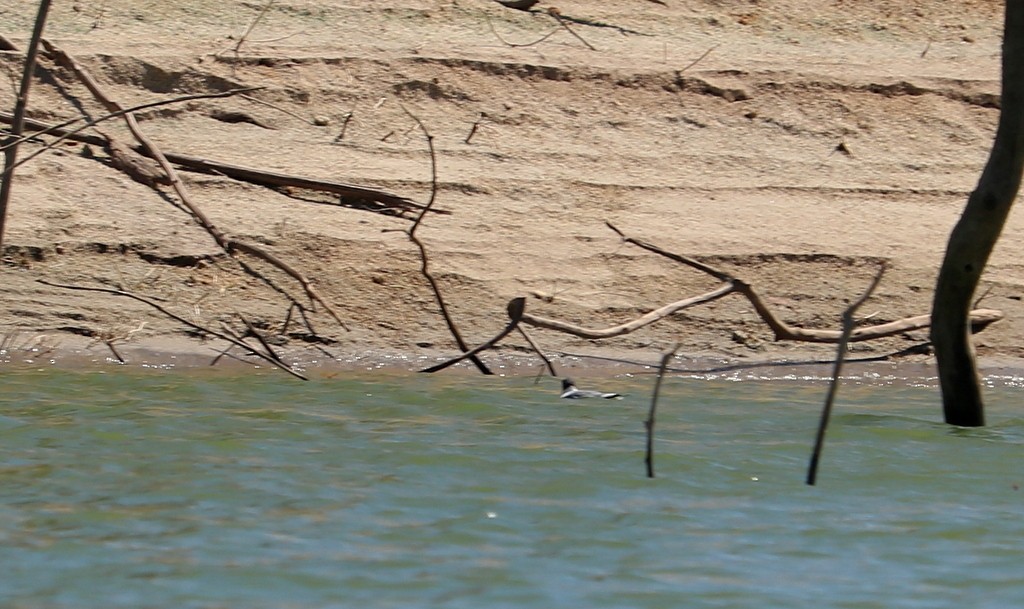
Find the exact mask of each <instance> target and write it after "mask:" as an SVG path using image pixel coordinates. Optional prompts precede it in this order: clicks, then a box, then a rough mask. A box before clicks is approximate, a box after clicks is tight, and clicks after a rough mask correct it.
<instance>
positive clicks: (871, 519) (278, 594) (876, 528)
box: [0, 371, 1024, 609]
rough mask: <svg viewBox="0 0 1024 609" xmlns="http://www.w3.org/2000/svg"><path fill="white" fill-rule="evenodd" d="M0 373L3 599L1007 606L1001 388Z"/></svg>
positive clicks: (1019, 523)
mask: <svg viewBox="0 0 1024 609" xmlns="http://www.w3.org/2000/svg"><path fill="white" fill-rule="evenodd" d="M545 383H546V384H545V385H543V386H542V387H535V386H534V385H533V384H532V379H483V378H480V377H465V376H462V377H460V376H442V375H436V376H422V375H419V376H417V375H408V376H401V377H399V376H390V377H389V376H381V375H377V376H373V375H365V376H360V375H358V374H356V373H352V375H350V376H349V377H348V378H345V379H322V380H316V381H313V382H310V383H300V382H298V381H293V380H291V379H289V378H286V377H284V376H283V375H278V374H266V375H249V376H230V377H229V376H204V375H197V374H189V373H173V374H170V373H166V372H153V373H145V374H143V373H136V374H129V373H106V374H104V373H99V372H67V371H62V372H61V371H49V372H31V373H30V372H4V373H2V375H0V395H2V398H0V404H2V408H0V572H2V575H0V606H2V607H5V608H14V609H18V608H37V607H40V608H42V607H45V608H75V609H83V608H93V607H95V608H101V607H102V608H111V607H115V608H118V607H132V608H140V607H159V608H165V607H166V608H174V609H179V608H200V607H201V608H211V607H224V608H229V607H230V608H242V607H244V608H314V607H316V608H319V607H360V608H363V607H372V608H376V607H402V608H406V607H445V608H466V609H480V608H493V607H509V608H512V607H515V608H536V609H542V608H543V609H549V608H553V607H565V608H570V607H571V608H581V607H583V608H589V607H615V608H646V607H666V608H668V607H673V608H674V607H786V608H796V607H807V608H821V607H861V608H868V607H879V608H882V607H885V608H892V607H908V608H910V607H913V608H932V607H956V608H958V609H959V608H963V607H972V608H983V607H992V608H1000V609H1003V608H1006V607H1014V606H1021V604H1022V603H1024V601H1022V599H1024V568H1022V562H1024V561H1022V559H1024V547H1022V544H1024V518H1022V512H1024V490H1020V487H1021V486H1024V470H1022V467H1021V456H1022V448H1024V418H1022V416H1021V414H1019V413H1020V407H1019V401H1020V397H1021V389H1019V388H1013V387H1000V388H995V389H992V390H990V398H989V399H990V404H991V405H990V408H989V421H990V423H991V425H990V426H989V427H987V428H984V429H978V430H962V429H953V428H949V427H946V426H944V425H942V424H940V423H939V420H940V417H939V411H938V410H939V409H938V397H937V391H936V390H935V389H934V388H915V387H900V386H854V385H850V386H845V387H844V388H843V389H842V391H841V392H840V394H839V398H840V401H839V404H838V405H837V413H836V416H835V418H834V419H833V425H832V426H831V428H830V431H829V436H828V441H827V445H826V450H825V455H824V458H823V461H822V470H821V473H820V475H819V480H818V486H817V487H814V488H811V487H807V486H805V485H804V484H803V478H804V474H805V468H806V464H807V459H808V455H809V451H810V446H811V441H812V438H813V434H814V428H815V426H816V424H817V418H818V412H819V408H820V401H821V399H822V396H823V395H824V392H825V386H824V385H822V384H808V383H796V382H781V381H777V382H774V383H767V382H754V381H747V382H727V381H701V380H693V379H689V380H687V379H669V380H666V384H665V386H664V388H663V397H662V402H661V406H660V408H661V412H660V416H659V420H658V425H657V438H658V439H657V444H656V450H657V455H656V466H657V470H658V478H656V479H654V480H649V479H647V478H645V477H644V466H643V447H644V429H643V424H642V421H643V419H644V417H645V416H646V409H647V406H648V399H649V397H648V396H649V392H650V384H651V381H650V378H646V379H640V380H630V379H606V380H604V381H603V383H602V388H604V389H606V390H614V391H622V392H624V393H628V395H627V397H626V399H624V400H621V401H569V400H559V399H557V397H556V395H557V391H556V390H555V388H554V386H553V385H554V384H553V382H552V381H545Z"/></svg>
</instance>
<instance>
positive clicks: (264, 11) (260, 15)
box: [214, 0, 274, 59]
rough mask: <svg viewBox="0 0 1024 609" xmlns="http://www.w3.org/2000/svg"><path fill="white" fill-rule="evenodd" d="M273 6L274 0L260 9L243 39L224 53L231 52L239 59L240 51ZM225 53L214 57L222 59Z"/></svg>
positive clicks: (268, 1)
mask: <svg viewBox="0 0 1024 609" xmlns="http://www.w3.org/2000/svg"><path fill="white" fill-rule="evenodd" d="M272 4H274V0H267V2H266V3H265V4H264V5H263V7H262V8H261V9H260V12H259V13H258V14H257V15H256V17H255V18H254V19H253V20H252V21H251V22H249V27H248V28H247V29H246V30H245V33H244V34H242V37H241V38H239V39H238V41H237V42H236V43H235V46H234V47H233V48H230V49H224V51H231V52H232V53H233V54H234V56H235V58H236V59H237V58H238V57H239V54H240V53H239V51H241V49H242V45H243V44H245V41H246V39H247V38H249V34H252V31H253V30H254V29H256V25H257V24H259V22H260V21H262V20H263V16H264V15H266V14H267V11H269V10H270V6H271V5H272ZM224 51H220V52H219V53H217V54H216V55H214V57H220V55H221V54H222V53H224Z"/></svg>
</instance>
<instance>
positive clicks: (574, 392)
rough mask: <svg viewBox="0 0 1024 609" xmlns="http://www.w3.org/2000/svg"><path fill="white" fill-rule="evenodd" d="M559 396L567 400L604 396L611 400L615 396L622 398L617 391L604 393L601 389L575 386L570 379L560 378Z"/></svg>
mask: <svg viewBox="0 0 1024 609" xmlns="http://www.w3.org/2000/svg"><path fill="white" fill-rule="evenodd" d="M561 397H562V398H565V399H567V400H579V399H583V398H604V399H606V400H611V399H615V398H619V399H621V398H622V396H621V395H619V394H617V393H605V392H603V391H593V390H590V389H579V388H577V387H576V384H575V383H573V382H572V379H562V395H561Z"/></svg>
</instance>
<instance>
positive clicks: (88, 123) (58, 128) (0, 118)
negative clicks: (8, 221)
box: [0, 87, 262, 167]
mask: <svg viewBox="0 0 1024 609" xmlns="http://www.w3.org/2000/svg"><path fill="white" fill-rule="evenodd" d="M261 88H262V87H246V88H244V89H231V90H230V91H222V92H220V93H196V94H194V95H182V96H181V97H173V98H171V99H163V100H160V101H156V102H149V103H146V104H139V105H138V106H132V107H131V108H125V109H123V110H118V111H117V112H110V113H108V114H104V115H103V116H100V117H98V118H95V119H93V120H86V119H85V117H78V118H72V119H69V120H66V121H64V122H63V123H58V124H56V125H51V126H47V127H45V128H42V129H35V128H33V129H32V133H30V134H28V135H22V136H21V137H20V138H19V139H18V140H17V141H16V142H15V143H21V142H24V141H26V140H29V139H32V138H34V137H39V136H40V135H49V134H51V133H52V134H54V135H57V136H59V137H57V139H55V140H54V141H52V142H50V143H49V144H47V145H46V146H45V147H44V148H43V150H44V151H45V150H47V149H49V148H53V147H54V146H55V145H57V144H59V143H61V142H63V141H64V140H69V139H70V140H74V139H75V138H74V137H73V136H74V135H75V134H76V133H80V132H82V131H85V130H86V129H88V128H89V127H95V126H96V125H98V124H100V123H103V122H106V121H109V120H110V119H112V118H120V117H122V116H124V115H125V114H128V113H129V112H138V111H139V110H147V109H149V108H156V107H158V106H169V105H171V104H180V103H182V102H187V101H193V100H196V99H213V98H217V97H230V96H232V95H239V94H240V93H244V92H249V91H258V90H259V89H261ZM242 97H245V96H244V95H243V96H242ZM7 119H8V115H6V114H4V113H2V112H0V122H5V123H6V122H7ZM81 121H85V122H84V123H83V124H82V125H80V126H79V127H76V128H75V129H72V130H71V131H67V130H65V129H64V127H69V126H71V125H74V124H75V123H78V122H81ZM32 123H33V124H36V125H42V123H37V122H36V121H32ZM25 127H30V125H29V124H28V122H26V125H25ZM8 146H10V144H5V145H4V146H0V150H4V149H6V148H7V147H8ZM36 154H39V153H38V152H37V153H36ZM36 154H33V155H32V156H36ZM29 158H31V157H29ZM27 160H28V159H25V160H22V161H20V162H19V163H18V165H21V164H22V163H24V162H26V161H27ZM18 165H15V167H17V166H18Z"/></svg>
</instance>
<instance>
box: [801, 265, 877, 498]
mask: <svg viewBox="0 0 1024 609" xmlns="http://www.w3.org/2000/svg"><path fill="white" fill-rule="evenodd" d="M882 275H885V264H882V265H881V266H879V267H878V273H877V274H875V278H874V280H872V282H871V285H869V286H868V289H867V290H865V291H864V294H863V295H862V296H861V297H860V298H858V299H857V300H856V302H854V303H853V304H851V305H850V306H849V307H847V308H846V310H845V311H843V335H842V337H841V338H840V340H839V346H838V347H837V348H836V361H835V365H834V366H833V368H832V382H831V383H829V386H828V395H827V396H826V398H825V405H824V407H823V408H822V409H821V420H820V421H819V423H818V433H817V435H816V436H815V438H814V450H813V451H812V452H811V463H810V465H809V466H808V468H807V484H808V485H809V486H814V483H815V481H816V480H817V477H818V463H819V462H820V461H821V450H822V448H824V445H825V431H826V430H827V429H828V420H829V417H830V416H831V415H832V405H833V404H834V403H835V399H836V393H837V392H838V391H839V382H840V374H841V373H842V370H843V362H844V360H845V359H846V347H847V345H848V344H849V342H850V334H851V333H852V332H853V326H854V324H855V323H856V320H855V319H854V318H853V316H854V314H855V313H856V312H857V309H859V308H860V307H861V305H863V304H864V303H865V302H867V300H868V298H871V294H873V293H874V291H875V288H877V287H878V284H879V283H881V281H882Z"/></svg>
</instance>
